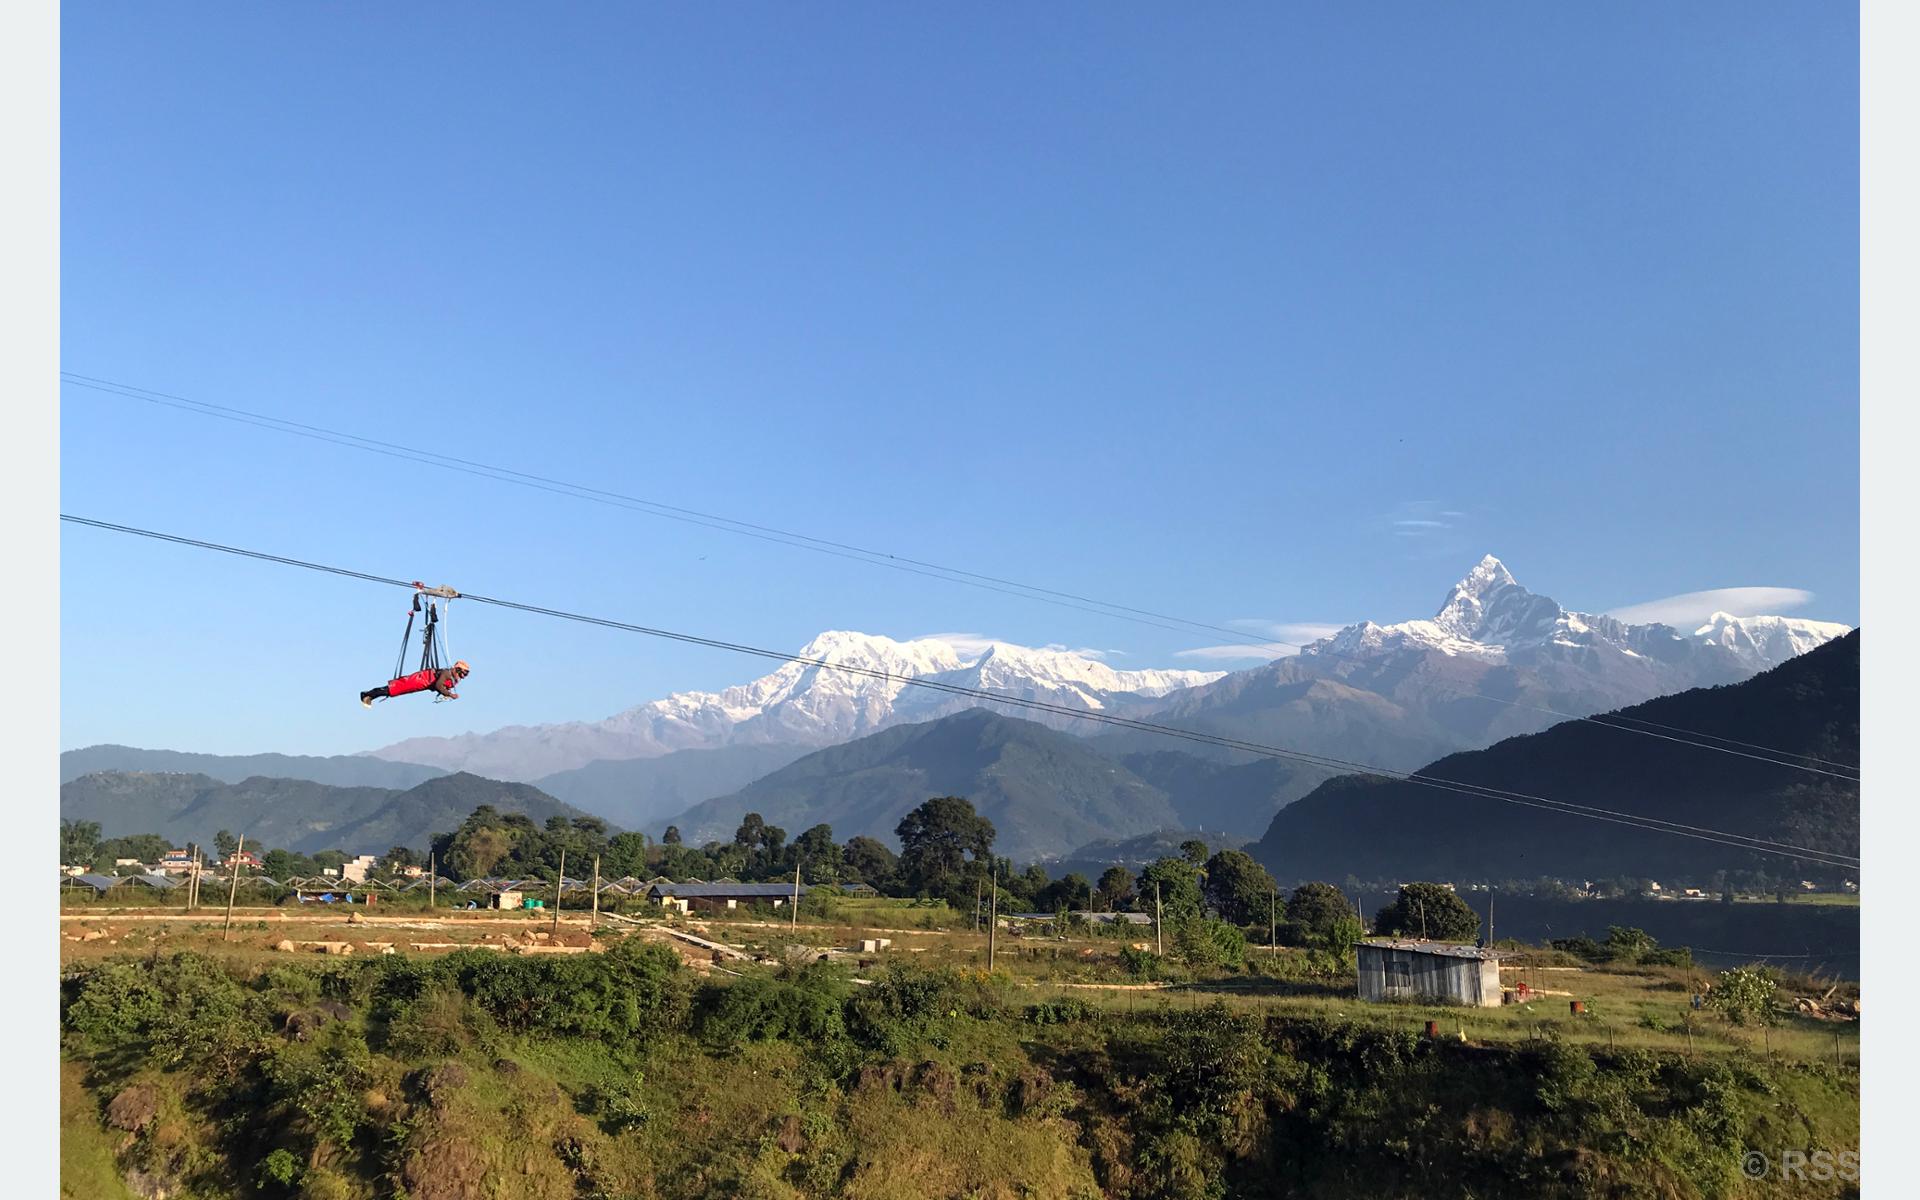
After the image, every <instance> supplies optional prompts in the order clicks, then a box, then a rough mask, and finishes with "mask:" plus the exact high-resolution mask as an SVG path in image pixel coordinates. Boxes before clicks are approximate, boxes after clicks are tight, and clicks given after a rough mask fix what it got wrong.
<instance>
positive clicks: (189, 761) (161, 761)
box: [60, 745, 447, 789]
mask: <svg viewBox="0 0 1920 1200" xmlns="http://www.w3.org/2000/svg"><path fill="white" fill-rule="evenodd" d="M100 771H145V772H167V773H172V774H180V775H206V776H209V777H211V778H213V779H217V780H220V781H221V782H223V783H239V782H240V781H241V780H243V779H251V778H253V777H255V776H260V777H264V778H268V779H309V780H312V781H313V782H315V783H324V784H329V785H331V786H334V787H378V788H402V789H404V788H410V787H412V786H414V785H415V784H417V783H421V782H423V781H425V780H428V779H432V778H433V777H434V776H436V775H445V774H447V771H446V770H445V768H442V767H429V766H425V765H423V764H420V763H410V762H398V761H393V760H389V759H379V758H370V757H368V756H367V755H364V754H335V755H327V756H320V755H312V754H194V753H189V752H185V751H180V750H143V749H140V748H139V747H136V746H119V745H100V746H83V747H81V748H79V749H77V750H67V751H63V752H62V753H61V755H60V782H61V783H66V782H68V781H70V780H74V779H78V778H80V777H81V776H82V775H92V774H95V773H97V772H100Z"/></svg>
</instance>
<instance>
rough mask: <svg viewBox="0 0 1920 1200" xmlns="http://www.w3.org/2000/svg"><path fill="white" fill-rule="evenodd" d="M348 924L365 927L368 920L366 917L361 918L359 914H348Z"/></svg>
mask: <svg viewBox="0 0 1920 1200" xmlns="http://www.w3.org/2000/svg"><path fill="white" fill-rule="evenodd" d="M347 924H349V925H364V924H366V918H364V917H362V916H361V915H360V914H359V913H348V914H347Z"/></svg>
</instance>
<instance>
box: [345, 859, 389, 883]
mask: <svg viewBox="0 0 1920 1200" xmlns="http://www.w3.org/2000/svg"><path fill="white" fill-rule="evenodd" d="M379 862H380V856H379V855H377V854H362V855H361V856H360V857H358V858H355V859H350V860H348V861H347V862H345V863H342V864H341V866H340V875H341V877H342V878H343V879H345V880H346V881H347V882H348V883H365V882H366V881H367V873H368V872H369V871H372V870H373V868H374V867H375V866H377V865H378V864H379Z"/></svg>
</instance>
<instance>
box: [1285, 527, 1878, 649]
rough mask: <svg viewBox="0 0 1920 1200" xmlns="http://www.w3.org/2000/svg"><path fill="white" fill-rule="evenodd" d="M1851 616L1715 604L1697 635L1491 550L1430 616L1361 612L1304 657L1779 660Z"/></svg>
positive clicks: (1829, 635) (1818, 641)
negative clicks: (1644, 621) (1524, 569)
mask: <svg viewBox="0 0 1920 1200" xmlns="http://www.w3.org/2000/svg"><path fill="white" fill-rule="evenodd" d="M1847 629H1848V626H1845V625H1837V624H1834V623H1832V622H1828V621H1806V620H1799V619H1796V618H1790V617H1734V616H1730V615H1728V614H1726V613H1715V614H1714V616H1713V618H1712V619H1711V620H1710V621H1708V623H1707V624H1705V625H1703V626H1701V627H1700V628H1699V629H1697V630H1695V631H1694V632H1693V633H1692V634H1691V635H1690V636H1688V635H1683V634H1681V633H1680V632H1679V631H1677V630H1675V629H1672V628H1671V627H1669V626H1666V625H1657V624H1653V625H1629V624H1626V623H1625V622H1623V621H1619V620H1616V619H1615V618H1613V617H1608V616H1601V615H1595V614H1590V613H1581V612H1574V611H1571V610H1569V609H1564V608H1562V607H1560V605H1559V604H1558V603H1556V602H1555V601H1553V600H1551V599H1549V598H1547V597H1546V596H1541V595H1536V594H1535V593H1533V592H1530V591H1528V590H1527V589H1526V588H1525V587H1524V586H1523V585H1522V584H1521V583H1520V581H1519V580H1517V579H1515V578H1514V576H1513V573H1512V572H1511V571H1509V570H1507V568H1506V565H1505V564H1504V563H1502V562H1501V561H1500V560H1499V559H1497V558H1495V557H1494V556H1493V555H1491V554H1489V555H1487V556H1486V557H1484V558H1482V559H1481V560H1480V561H1479V562H1478V563H1476V564H1475V565H1474V567H1473V569H1472V570H1471V571H1469V572H1467V574H1466V576H1465V577H1464V578H1462V579H1461V580H1460V582H1458V583H1456V584H1454V585H1453V587H1452V589H1451V590H1449V591H1448V592H1447V597H1446V599H1445V600H1444V601H1443V602H1442V603H1441V605H1440V611H1439V612H1438V613H1436V614H1434V616H1433V617H1432V618H1431V619H1428V620H1414V621H1401V622H1398V623H1397V624H1393V625H1376V624H1374V623H1373V622H1371V621H1362V622H1360V623H1359V624H1357V625H1349V626H1347V627H1346V628H1345V629H1342V630H1341V631H1340V632H1338V633H1336V634H1334V635H1333V636H1331V637H1328V638H1323V639H1321V640H1320V641H1317V642H1315V643H1313V644H1312V645H1310V646H1307V647H1306V648H1304V649H1303V650H1302V651H1301V654H1302V656H1303V657H1308V656H1321V657H1326V658H1380V657H1382V656H1385V655H1389V654H1392V653H1395V652H1399V651H1430V650H1437V651H1439V652H1441V653H1443V654H1446V655H1450V656H1456V657H1467V658H1477V659H1482V660H1486V661H1492V662H1503V661H1513V660H1516V659H1539V658H1541V657H1543V656H1546V657H1568V656H1571V655H1586V654H1592V653H1609V654H1613V655H1616V656H1618V657H1620V658H1623V659H1629V660H1631V659H1640V660H1653V659H1657V660H1661V661H1677V660H1678V659H1680V658H1684V657H1688V656H1689V655H1691V654H1692V653H1693V652H1695V651H1700V652H1704V653H1705V654H1707V655H1708V656H1710V657H1713V658H1716V659H1718V660H1720V661H1721V662H1722V664H1723V665H1724V666H1725V667H1726V668H1727V669H1728V670H1730V671H1734V672H1736V673H1751V672H1753V671H1758V670H1764V669H1766V668H1767V667H1772V666H1778V665H1779V664H1780V663H1783V662H1785V661H1786V660H1787V659H1789V658H1792V657H1794V656H1795V655H1798V654H1804V653H1806V652H1807V651H1808V650H1812V649H1813V648H1815V647H1816V646H1820V645H1822V644H1824V643H1826V642H1828V641H1831V640H1832V639H1834V638H1836V637H1840V636H1841V635H1843V634H1845V633H1846V632H1847Z"/></svg>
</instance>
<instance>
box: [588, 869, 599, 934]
mask: <svg viewBox="0 0 1920 1200" xmlns="http://www.w3.org/2000/svg"><path fill="white" fill-rule="evenodd" d="M598 928H600V856H599V855H598V854H596V855H594V856H593V919H592V920H590V921H588V922H587V932H588V933H592V932H593V931H594V930H596V929H598Z"/></svg>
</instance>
